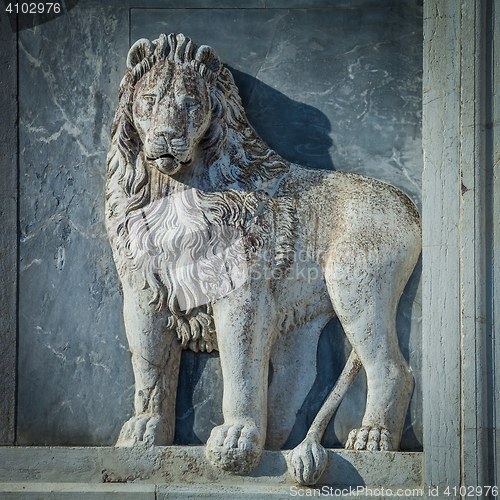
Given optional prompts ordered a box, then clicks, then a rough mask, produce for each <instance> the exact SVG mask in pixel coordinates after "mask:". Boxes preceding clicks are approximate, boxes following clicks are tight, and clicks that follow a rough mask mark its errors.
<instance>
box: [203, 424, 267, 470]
mask: <svg viewBox="0 0 500 500" xmlns="http://www.w3.org/2000/svg"><path fill="white" fill-rule="evenodd" d="M260 441H261V439H260V436H259V432H258V429H257V427H256V426H255V425H253V424H246V425H238V424H237V425H220V426H218V427H215V428H214V429H213V430H212V434H211V436H210V438H209V440H208V442H207V448H206V453H207V458H208V459H209V460H210V461H211V462H212V464H213V465H215V466H216V467H218V468H219V469H222V470H225V471H229V472H233V473H235V474H248V473H249V472H250V471H252V470H253V469H254V468H255V467H256V466H257V464H258V463H259V460H260V457H261V455H262V451H263V446H262V445H261V444H259V442H260Z"/></svg>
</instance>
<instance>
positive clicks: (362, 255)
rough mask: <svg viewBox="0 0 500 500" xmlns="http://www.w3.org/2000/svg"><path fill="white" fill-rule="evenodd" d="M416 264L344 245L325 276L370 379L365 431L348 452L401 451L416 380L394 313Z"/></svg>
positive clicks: (352, 438) (398, 254) (354, 435)
mask: <svg viewBox="0 0 500 500" xmlns="http://www.w3.org/2000/svg"><path fill="white" fill-rule="evenodd" d="M413 265H414V262H412V261H411V259H409V258H407V256H406V255H405V253H404V251H403V250H401V251H398V250H397V249H396V250H395V251H394V250H393V251H392V253H391V249H390V248H385V249H384V248H382V249H380V250H379V249H377V250H376V251H375V250H374V249H371V250H370V251H365V252H363V251H362V250H360V249H353V248H352V247H351V248H349V246H348V245H347V244H346V245H343V246H342V245H339V247H338V248H337V251H336V255H335V256H334V257H333V258H332V260H331V266H330V267H329V268H328V269H327V271H326V273H325V277H326V282H327V287H328V291H329V293H330V298H331V300H332V304H333V307H334V309H335V312H336V313H337V315H338V317H339V319H340V322H341V323H342V326H343V328H344V332H345V333H346V335H347V338H348V339H349V342H350V343H351V345H352V347H353V349H354V350H355V351H356V353H357V355H358V357H359V359H360V361H361V363H362V365H363V367H364V369H365V372H366V376H367V385H368V393H367V401H366V409H365V415H364V417H363V422H362V427H361V428H360V429H354V430H353V431H351V433H350V435H349V438H348V440H347V443H346V447H347V448H351V449H359V450H363V449H371V450H397V449H398V448H399V443H400V440H401V434H402V429H403V423H404V418H405V413H406V409H407V407H408V402H409V399H410V395H411V391H412V389H413V376H412V371H411V369H410V367H409V365H408V363H407V362H406V360H405V359H404V357H403V355H402V354H401V350H400V348H399V344H398V337H397V333H396V310H397V305H398V302H399V298H400V296H401V293H402V291H403V289H404V286H405V284H406V281H407V279H408V277H409V275H410V273H411V271H412V270H413Z"/></svg>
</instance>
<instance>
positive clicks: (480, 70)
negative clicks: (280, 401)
mask: <svg viewBox="0 0 500 500" xmlns="http://www.w3.org/2000/svg"><path fill="white" fill-rule="evenodd" d="M495 9H496V10H495ZM499 10H500V5H499V2H498V1H496V0H491V1H489V2H486V1H483V0H464V1H462V2H456V1H454V0H449V1H448V0H428V1H425V2H424V81H423V93H424V99H423V147H424V174H423V186H422V188H423V193H424V196H423V246H424V250H423V269H424V271H423V274H424V276H423V282H424V292H423V295H424V297H423V318H424V323H423V336H424V338H423V346H424V347H423V348H424V360H425V361H424V373H423V386H424V482H425V484H426V485H436V486H440V487H441V488H443V489H444V488H445V487H446V486H447V485H449V486H450V487H454V486H457V487H458V486H460V485H466V486H484V485H492V484H495V477H493V476H494V475H495V474H498V473H497V472H494V471H495V467H494V465H493V464H494V463H496V461H495V457H496V456H498V445H497V444H496V439H495V435H496V434H495V433H496V430H495V429H496V427H497V424H496V423H495V422H494V418H495V415H497V414H498V402H496V401H498V394H496V396H495V393H498V387H497V382H496V380H495V376H494V369H495V360H497V362H498V359H499V352H498V347H495V327H494V325H495V321H494V315H495V314H496V316H497V317H498V312H496V311H494V307H493V304H494V302H493V299H494V296H495V293H494V292H495V286H496V289H497V290H498V284H496V282H495V279H494V278H495V277H497V276H498V270H496V271H495V266H494V257H495V256H497V255H498V251H499V248H500V247H499V245H498V240H499V238H498V229H496V228H495V224H494V222H493V221H494V220H495V219H496V220H497V221H498V215H499V203H498V200H497V199H495V189H494V185H495V183H496V187H497V188H498V173H497V172H495V168H496V171H498V166H496V165H495V162H496V163H498V129H497V128H495V130H494V131H490V130H491V124H492V122H493V121H494V119H493V114H494V113H496V114H498V107H496V108H495V107H494V101H495V99H494V98H493V97H494V92H495V81H498V78H497V77H498V66H497V65H495V63H494V62H495V59H494V56H493V54H496V53H497V52H496V51H495V50H494V49H495V48H498V34H497V33H496V31H495V29H494V27H495V25H498V20H499V19H498V18H499V14H498V11H499ZM495 77H496V78H495ZM495 174H496V177H495ZM497 192H498V189H497ZM497 267H498V266H497ZM497 323H498V321H497ZM495 348H496V353H495ZM495 405H496V406H497V410H496V412H495ZM489 472H491V473H492V474H490V473H489ZM496 480H497V481H498V478H496ZM497 484H498V483H497Z"/></svg>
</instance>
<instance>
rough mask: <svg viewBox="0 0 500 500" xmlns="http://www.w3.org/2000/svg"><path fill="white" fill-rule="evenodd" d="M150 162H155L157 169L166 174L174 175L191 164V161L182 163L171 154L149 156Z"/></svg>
mask: <svg viewBox="0 0 500 500" xmlns="http://www.w3.org/2000/svg"><path fill="white" fill-rule="evenodd" d="M146 158H147V159H148V161H151V162H154V163H155V164H156V168H158V170H159V171H160V172H162V173H164V174H172V173H174V172H175V171H177V170H178V169H179V168H181V167H185V166H188V165H190V164H191V159H189V160H186V161H182V160H180V159H178V158H176V157H175V156H174V155H172V154H170V153H164V154H162V155H159V156H147V157H146Z"/></svg>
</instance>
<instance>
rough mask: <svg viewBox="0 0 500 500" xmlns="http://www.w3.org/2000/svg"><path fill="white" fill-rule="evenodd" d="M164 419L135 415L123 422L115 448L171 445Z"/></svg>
mask: <svg viewBox="0 0 500 500" xmlns="http://www.w3.org/2000/svg"><path fill="white" fill-rule="evenodd" d="M168 435H169V432H168V426H167V424H166V422H165V419H163V418H161V417H153V416H151V415H144V414H142V415H136V416H134V417H132V418H131V419H130V420H128V421H127V422H125V424H124V425H123V427H122V430H121V431H120V437H119V438H118V441H117V442H116V446H133V445H134V444H138V443H143V444H147V445H156V446H161V445H167V444H171V443H170V441H171V439H170V440H169V439H168V437H167V436H168Z"/></svg>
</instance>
